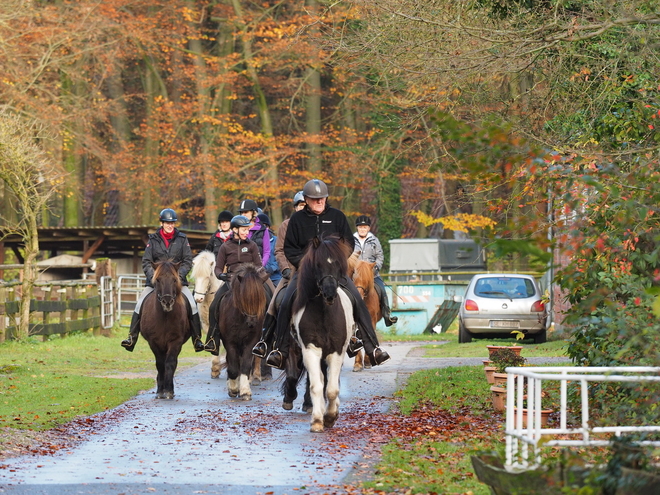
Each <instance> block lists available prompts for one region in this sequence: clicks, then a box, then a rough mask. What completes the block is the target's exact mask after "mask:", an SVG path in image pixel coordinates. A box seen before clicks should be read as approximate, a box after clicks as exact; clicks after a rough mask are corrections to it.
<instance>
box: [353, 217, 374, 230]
mask: <svg viewBox="0 0 660 495" xmlns="http://www.w3.org/2000/svg"><path fill="white" fill-rule="evenodd" d="M358 225H368V226H369V227H371V218H369V217H368V216H367V215H360V216H359V217H357V218H356V219H355V226H356V227H357V226H358Z"/></svg>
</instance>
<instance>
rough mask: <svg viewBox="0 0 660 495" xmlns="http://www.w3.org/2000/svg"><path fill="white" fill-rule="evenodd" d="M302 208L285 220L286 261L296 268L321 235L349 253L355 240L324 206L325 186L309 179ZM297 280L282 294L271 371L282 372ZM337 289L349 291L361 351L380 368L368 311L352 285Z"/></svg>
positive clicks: (341, 218)
mask: <svg viewBox="0 0 660 495" xmlns="http://www.w3.org/2000/svg"><path fill="white" fill-rule="evenodd" d="M303 195H304V197H305V202H306V204H307V205H306V206H305V208H304V209H302V210H300V211H297V212H295V213H294V214H293V215H292V216H291V219H290V220H289V226H288V228H287V230H286V237H285V238H284V254H285V256H286V258H287V260H288V261H289V262H290V263H291V264H292V265H293V266H294V267H296V268H298V265H299V263H300V260H301V259H302V257H303V255H304V253H305V248H306V247H307V245H308V244H309V242H310V241H311V240H312V239H314V237H320V236H321V235H322V234H326V235H328V234H339V235H340V236H341V237H343V238H344V240H345V241H346V243H347V244H348V245H349V246H350V247H351V251H352V250H353V246H354V245H355V239H354V237H353V232H352V230H351V227H350V225H349V223H348V220H347V219H346V215H344V214H343V213H342V212H341V211H340V210H338V209H336V208H332V207H331V206H330V205H328V203H327V198H328V186H327V185H326V184H325V183H324V182H323V181H321V180H318V179H312V180H310V181H308V182H307V184H305V187H304V188H303ZM296 279H297V276H296V275H294V276H293V279H292V280H291V282H290V283H289V286H288V287H287V289H286V292H285V294H284V299H283V301H282V305H281V306H280V311H279V314H278V316H277V327H276V334H277V337H276V340H275V346H274V349H273V351H271V353H270V354H269V355H268V358H267V359H266V364H268V365H269V366H272V367H273V368H280V369H281V368H283V366H284V361H285V360H286V357H287V355H288V353H289V340H290V337H289V335H290V332H289V329H290V325H291V307H292V303H293V295H294V294H295V291H296V285H297V284H296V282H297V280H296ZM340 285H341V286H342V287H343V288H344V289H346V290H348V291H349V293H350V295H351V299H352V302H353V317H354V319H355V322H356V323H357V325H358V329H359V331H360V332H361V333H362V337H363V339H364V349H365V351H366V352H367V354H368V355H369V357H370V358H371V361H372V363H374V364H382V363H384V362H385V361H387V360H388V359H390V356H389V354H388V353H387V352H386V351H384V350H382V349H381V348H380V347H379V344H378V337H377V336H376V331H375V329H374V327H373V326H372V324H371V316H370V315H369V310H368V309H367V307H366V306H365V304H364V301H363V300H362V298H361V297H360V293H359V292H358V290H357V289H356V287H355V285H354V284H353V281H352V280H351V279H350V278H348V277H344V279H343V280H341V281H340ZM351 345H352V348H351V349H350V351H351V352H356V351H357V350H359V349H360V348H361V345H360V344H357V345H356V344H355V342H354V343H352V344H351Z"/></svg>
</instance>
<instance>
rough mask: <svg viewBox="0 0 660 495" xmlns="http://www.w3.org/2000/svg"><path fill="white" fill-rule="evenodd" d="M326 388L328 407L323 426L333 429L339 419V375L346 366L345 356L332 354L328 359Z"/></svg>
mask: <svg viewBox="0 0 660 495" xmlns="http://www.w3.org/2000/svg"><path fill="white" fill-rule="evenodd" d="M326 362H327V364H328V366H327V372H326V386H325V398H326V399H327V401H328V406H327V410H326V412H325V414H324V415H323V426H325V427H326V428H332V427H333V426H334V424H335V422H336V421H337V418H338V417H339V373H341V367H342V365H343V364H344V354H343V353H341V354H337V353H332V354H330V355H329V356H328V357H327V358H326Z"/></svg>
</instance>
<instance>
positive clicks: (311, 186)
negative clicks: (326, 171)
mask: <svg viewBox="0 0 660 495" xmlns="http://www.w3.org/2000/svg"><path fill="white" fill-rule="evenodd" d="M303 195H304V196H305V197H307V198H312V199H320V198H327V197H328V186H327V185H326V184H325V182H323V181H322V180H320V179H312V180H310V181H307V184H305V187H303Z"/></svg>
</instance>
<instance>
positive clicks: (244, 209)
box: [238, 199, 270, 268]
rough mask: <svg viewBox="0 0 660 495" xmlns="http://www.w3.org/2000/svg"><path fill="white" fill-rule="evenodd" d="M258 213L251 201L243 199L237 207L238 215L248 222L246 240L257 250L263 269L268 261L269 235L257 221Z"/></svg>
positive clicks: (255, 205) (255, 203)
mask: <svg viewBox="0 0 660 495" xmlns="http://www.w3.org/2000/svg"><path fill="white" fill-rule="evenodd" d="M260 211H261V210H259V207H258V206H257V202H256V201H254V200H252V199H244V200H243V201H241V204H240V205H239V207H238V214H239V215H243V216H245V217H247V218H248V219H249V220H250V232H249V233H248V239H250V240H251V241H252V242H254V243H255V244H256V245H257V247H258V248H259V254H260V255H261V260H262V266H263V267H264V268H265V267H266V264H267V263H268V260H269V259H270V234H269V231H268V227H266V226H265V225H262V224H261V221H260V220H259V217H258V214H259V212H260Z"/></svg>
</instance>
